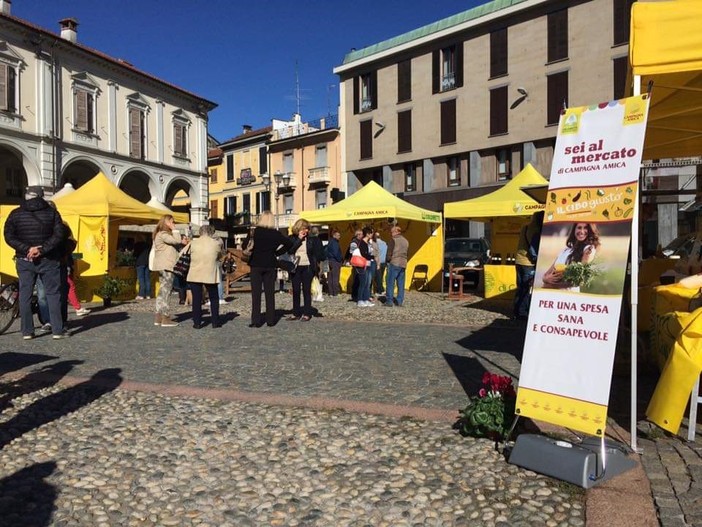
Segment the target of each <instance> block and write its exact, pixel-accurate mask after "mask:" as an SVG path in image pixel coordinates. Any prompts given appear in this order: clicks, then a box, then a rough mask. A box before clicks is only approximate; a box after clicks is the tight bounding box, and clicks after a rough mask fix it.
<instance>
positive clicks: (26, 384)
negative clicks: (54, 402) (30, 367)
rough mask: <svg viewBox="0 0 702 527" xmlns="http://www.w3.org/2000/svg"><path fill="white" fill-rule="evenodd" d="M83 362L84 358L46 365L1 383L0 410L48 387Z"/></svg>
mask: <svg viewBox="0 0 702 527" xmlns="http://www.w3.org/2000/svg"><path fill="white" fill-rule="evenodd" d="M79 364H83V361H82V360H64V361H60V362H56V363H54V364H50V365H47V366H44V367H42V368H40V369H38V370H35V371H32V372H31V373H28V374H27V375H25V376H24V377H22V378H20V379H17V380H14V381H11V382H8V383H7V384H0V391H1V392H2V394H1V395H0V412H1V411H3V410H4V409H5V408H7V407H8V406H10V405H11V401H12V400H13V399H16V398H17V397H21V396H23V395H27V394H29V393H32V392H35V391H38V390H41V389H43V388H48V387H49V386H53V385H54V384H56V383H57V382H58V381H59V380H61V378H63V377H65V376H66V375H68V374H69V373H70V371H71V370H72V369H73V367H74V366H77V365H79Z"/></svg>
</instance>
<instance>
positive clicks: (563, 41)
mask: <svg viewBox="0 0 702 527" xmlns="http://www.w3.org/2000/svg"><path fill="white" fill-rule="evenodd" d="M567 58H568V9H561V10H560V11H554V12H553V13H549V14H548V59H547V60H548V62H555V61H557V60H562V59H567Z"/></svg>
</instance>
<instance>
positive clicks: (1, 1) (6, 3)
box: [0, 0, 12, 15]
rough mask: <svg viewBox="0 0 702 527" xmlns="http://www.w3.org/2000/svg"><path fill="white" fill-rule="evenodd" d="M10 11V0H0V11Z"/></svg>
mask: <svg viewBox="0 0 702 527" xmlns="http://www.w3.org/2000/svg"><path fill="white" fill-rule="evenodd" d="M10 11H12V2H11V1H10V0H0V13H2V14H3V15H10V14H11V13H10Z"/></svg>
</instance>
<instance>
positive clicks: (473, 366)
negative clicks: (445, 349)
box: [442, 353, 486, 397]
mask: <svg viewBox="0 0 702 527" xmlns="http://www.w3.org/2000/svg"><path fill="white" fill-rule="evenodd" d="M442 355H443V357H444V360H445V361H446V364H448V365H449V367H450V368H451V371H452V372H453V375H454V376H455V377H456V380H457V381H458V382H459V383H460V384H461V387H462V388H463V391H464V392H466V395H467V396H469V397H470V396H472V395H475V394H476V393H478V390H479V389H480V388H481V387H482V385H483V374H484V373H485V371H486V370H485V368H484V367H483V365H482V364H480V361H479V360H478V359H475V358H472V357H463V356H461V355H453V354H451V353H442Z"/></svg>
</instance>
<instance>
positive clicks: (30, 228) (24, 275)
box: [4, 186, 68, 340]
mask: <svg viewBox="0 0 702 527" xmlns="http://www.w3.org/2000/svg"><path fill="white" fill-rule="evenodd" d="M4 234H5V241H6V242H7V244H8V245H9V246H10V247H12V248H13V249H14V250H15V263H16V266H17V276H18V277H19V302H20V319H21V327H22V336H23V338H24V339H25V340H29V339H32V338H34V318H33V315H32V304H31V302H32V293H33V291H34V284H35V282H36V280H37V277H38V276H39V277H41V280H42V282H43V283H44V287H45V289H46V299H47V302H48V304H49V320H50V322H51V332H52V333H53V338H55V339H60V338H64V337H66V336H68V335H67V333H64V328H63V318H62V316H61V291H62V287H61V286H62V284H61V257H62V256H63V254H62V248H63V242H64V240H65V239H66V237H67V235H68V234H67V232H66V227H65V226H64V224H63V221H62V220H61V215H60V214H59V213H58V211H56V210H55V209H53V208H52V207H50V206H49V204H48V203H47V202H46V201H45V200H44V190H43V189H42V187H39V186H31V187H27V190H26V191H25V195H24V201H23V202H22V203H21V204H20V206H19V207H18V208H16V209H15V210H13V211H12V212H11V213H10V215H9V216H8V217H7V221H6V222H5V232H4Z"/></svg>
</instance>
